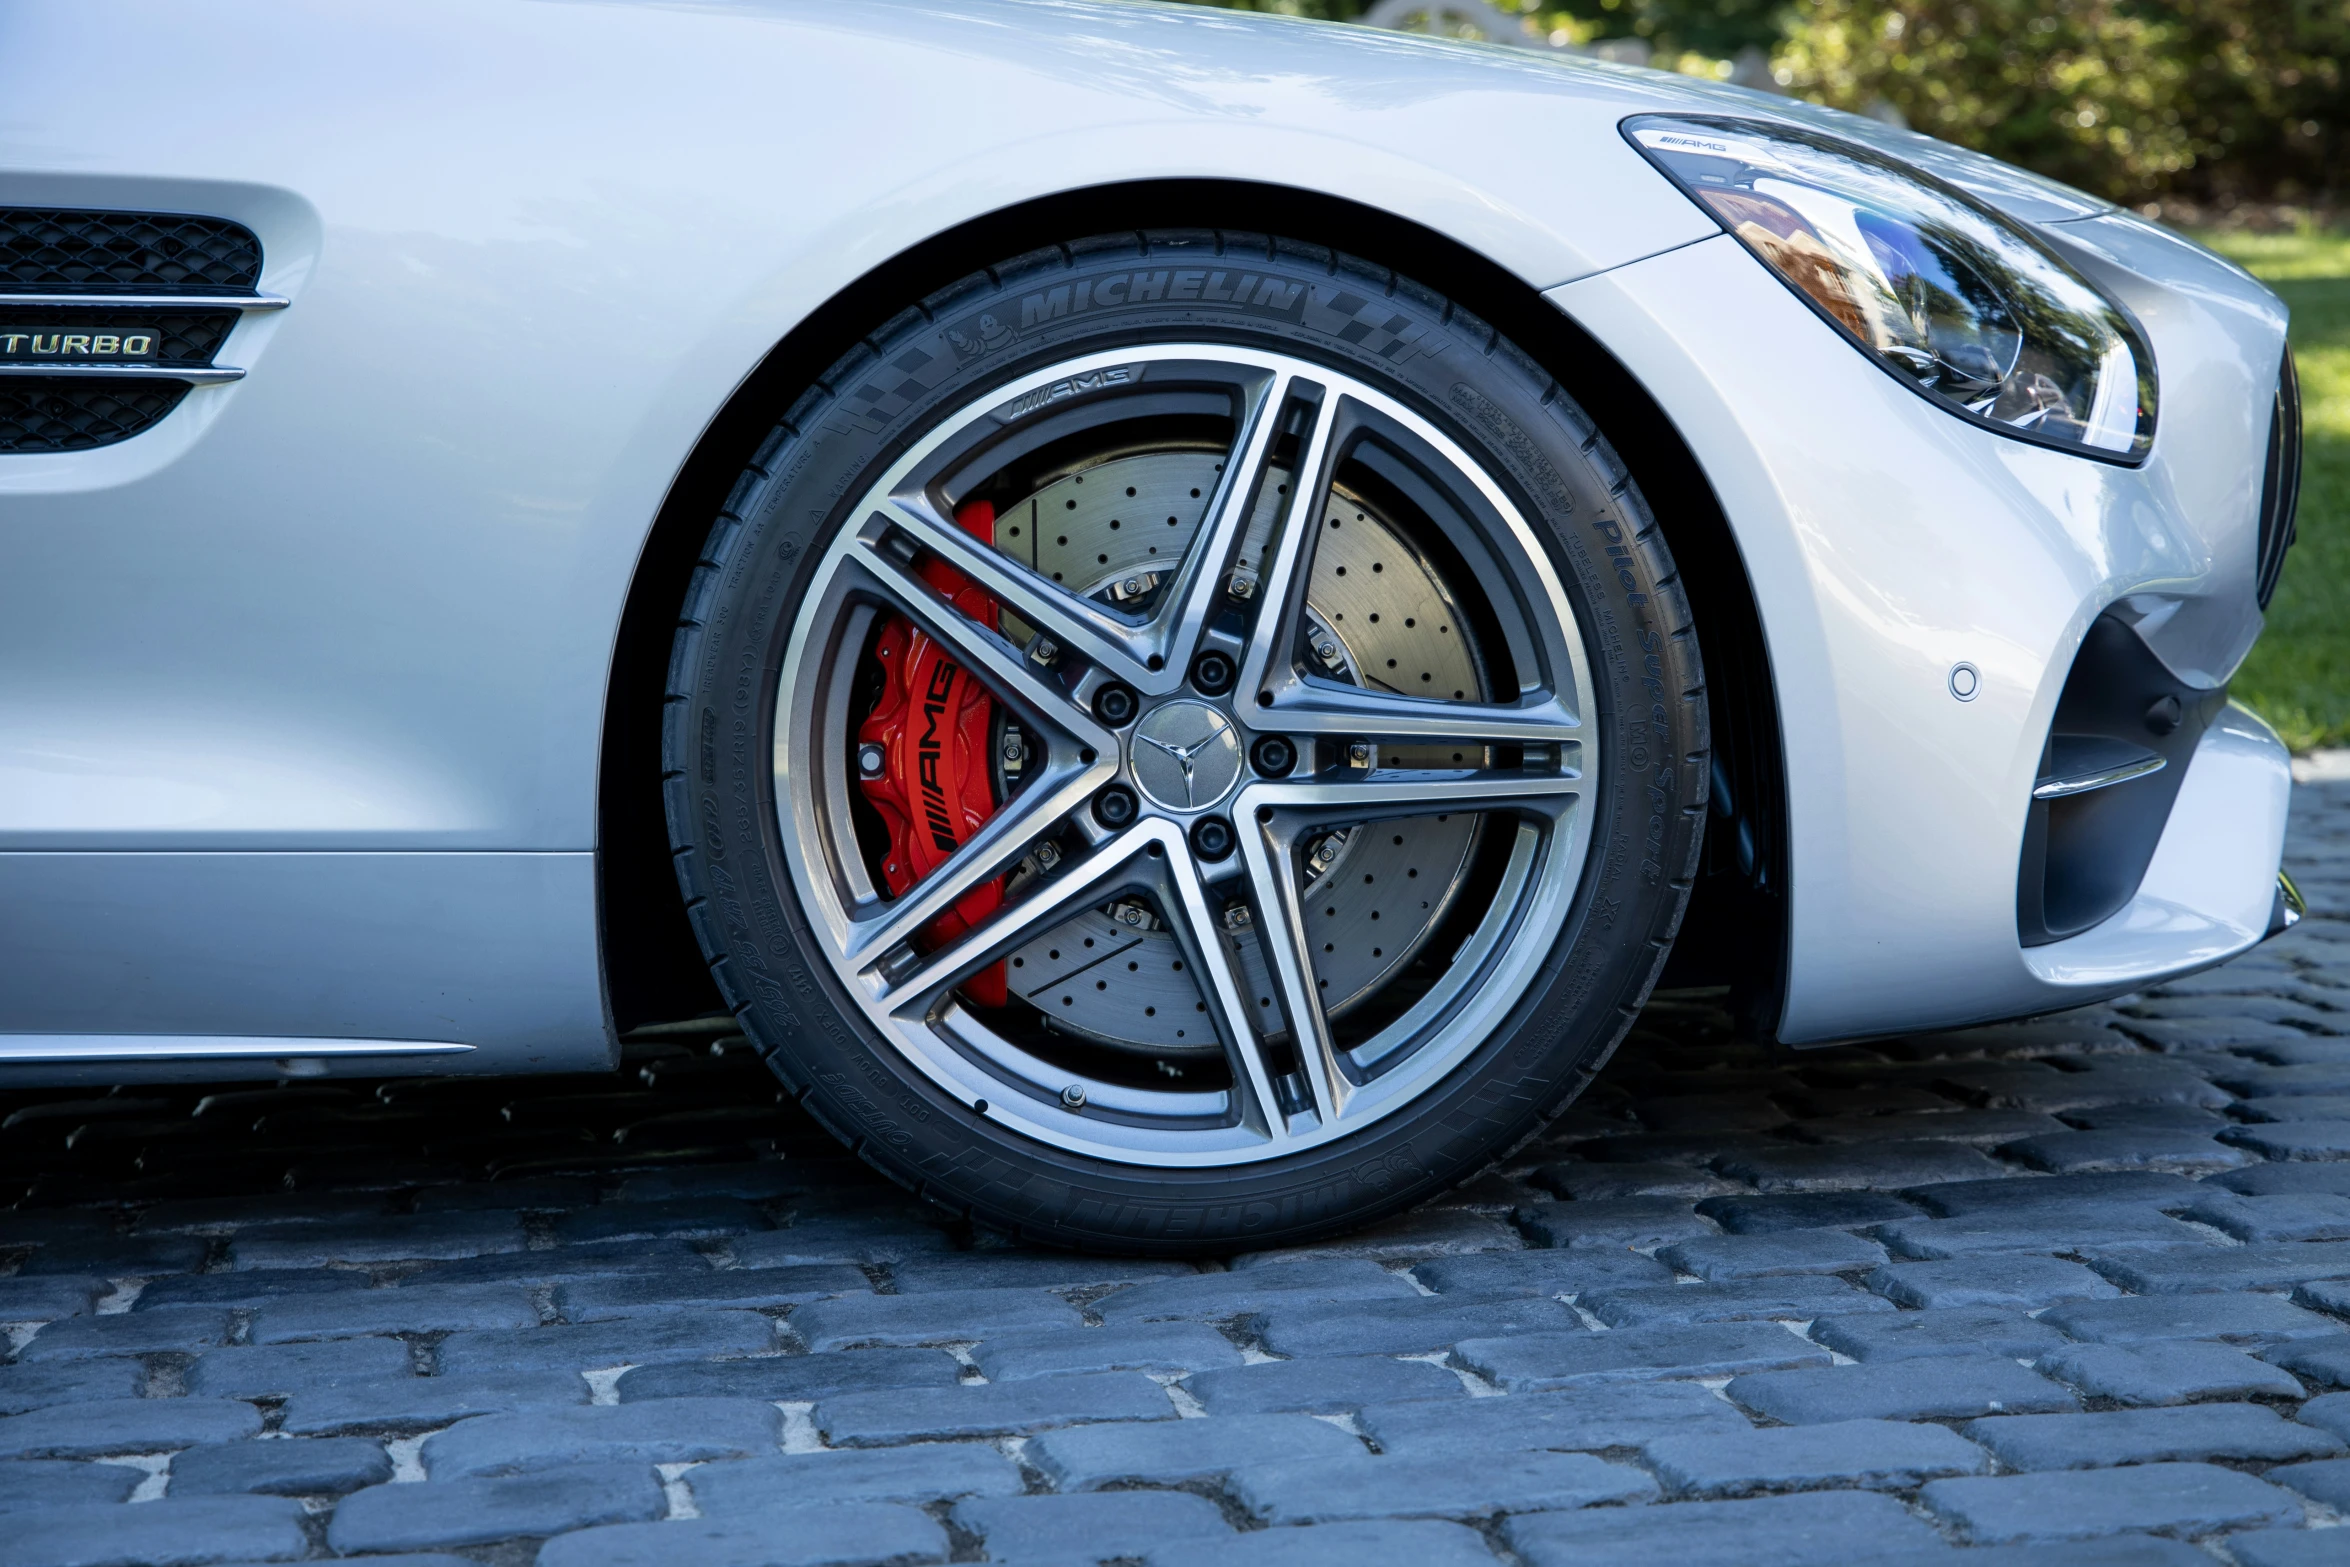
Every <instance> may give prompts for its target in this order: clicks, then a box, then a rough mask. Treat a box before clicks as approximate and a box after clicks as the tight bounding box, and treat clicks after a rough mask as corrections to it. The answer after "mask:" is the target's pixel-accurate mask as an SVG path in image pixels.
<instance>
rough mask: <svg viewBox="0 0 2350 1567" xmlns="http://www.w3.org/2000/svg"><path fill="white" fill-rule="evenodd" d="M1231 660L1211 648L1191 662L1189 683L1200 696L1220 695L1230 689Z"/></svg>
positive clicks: (1232, 671) (1232, 672)
mask: <svg viewBox="0 0 2350 1567" xmlns="http://www.w3.org/2000/svg"><path fill="white" fill-rule="evenodd" d="M1234 673H1235V671H1234V670H1233V668H1232V660H1231V659H1229V658H1227V657H1225V656H1224V655H1223V654H1222V653H1218V652H1215V651H1213V650H1211V651H1209V652H1206V653H1202V654H1201V655H1200V656H1199V657H1198V658H1196V659H1193V660H1192V663H1191V683H1192V685H1193V686H1194V687H1196V688H1197V689H1198V691H1199V693H1200V695H1202V696H1222V695H1223V694H1224V693H1225V692H1227V691H1229V690H1231V689H1232V676H1233V674H1234Z"/></svg>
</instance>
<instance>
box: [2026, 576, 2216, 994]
mask: <svg viewBox="0 0 2350 1567" xmlns="http://www.w3.org/2000/svg"><path fill="white" fill-rule="evenodd" d="M2227 699H2228V694H2227V691H2226V689H2225V688H2224V687H2223V688H2221V689H2220V690H2216V691H2202V690H2198V689H2196V688H2195V687H2193V686H2189V685H2186V684H2184V683H2182V682H2181V681H2180V680H2179V679H2178V678H2177V677H2176V676H2174V675H2173V674H2172V673H2171V672H2170V671H2169V670H2168V669H2166V668H2164V667H2163V664H2162V661H2161V660H2160V659H2158V658H2156V657H2155V656H2154V654H2153V652H2152V650H2151V649H2149V648H2148V647H2147V646H2146V644H2145V642H2144V641H2143V640H2142V639H2140V637H2139V636H2138V633H2137V632H2135V631H2133V630H2132V629H2131V628H2130V627H2129V625H2128V624H2127V623H2126V622H2125V621H2123V620H2122V619H2121V618H2120V617H2118V616H2116V615H2114V614H2112V613H2111V612H2108V613H2106V614H2104V615H2100V616H2099V617H2098V618H2097V619H2096V620H2095V621H2094V622H2093V623H2092V624H2091V625H2090V627H2089V634H2088V635H2087V636H2086V637H2084V638H2083V639H2082V641H2081V651H2080V653H2079V654H2078V655H2077V656H2076V657H2075V658H2074V659H2073V667H2072V673H2071V674H2069V675H2067V676H2066V677H2065V682H2064V693H2063V695H2061V696H2060V697H2058V698H2057V703H2056V718H2055V721H2054V722H2053V723H2051V724H2050V725H2049V731H2048V738H2047V740H2046V742H2045V743H2044V744H2043V745H2042V747H2041V751H2040V769H2039V773H2038V776H2037V777H2036V778H2035V779H2034V780H2033V785H2032V800H2031V806H2030V810H2029V813H2028V814H2027V816H2026V817H2025V821H2024V851H2023V861H2022V864H2021V866H2020V867H2019V870H2018V874H2017V878H2016V933H2017V935H2018V936H2019V937H2020V938H2021V939H2022V941H2023V944H2024V945H2025V946H2027V947H2041V946H2046V945H2047V944H2048V943H2050V942H2052V941H2062V940H2063V939H2064V938H2065V937H2067V936H2077V935H2079V934H2080V933H2081V932H2082V931H2085V930H2087V929H2089V928H2090V927H2091V926H2094V925H2097V924H2099V923H2101V922H2102V921H2104V920H2107V919H2110V918H2112V917H2113V916H2114V915H2115V914H2117V913H2119V912H2120V911H2121V909H2122V906H2123V905H2125V904H2127V903H2128V902H2129V901H2130V899H2132V898H2133V897H2135V896H2137V892H2138V883H2139V882H2141V881H2143V880H2144V879H2145V877H2146V867H2147V865H2148V864H2149V863H2150V862H2151V861H2152V860H2153V858H2154V847H2155V845H2156V844H2157V843H2159V842H2161V841H2162V829H2163V826H2164V824H2165V823H2167V822H2168V821H2169V820H2170V808H2171V802H2172V801H2174V800H2176V799H2177V798H2178V793H2179V785H2180V783H2181V782H2183V781H2184V780H2185V778H2186V774H2187V764H2188V762H2189V761H2190V760H2191V759H2192V758H2193V757H2194V755H2195V747H2196V744H2197V743H2198V742H2199V741H2200V740H2201V739H2202V738H2203V731H2204V730H2205V729H2206V728H2208V727H2209V726H2210V724H2211V721H2212V719H2213V718H2215V717H2217V716H2218V714H2219V710H2220V709H2221V707H2223V706H2225V705H2226V703H2227Z"/></svg>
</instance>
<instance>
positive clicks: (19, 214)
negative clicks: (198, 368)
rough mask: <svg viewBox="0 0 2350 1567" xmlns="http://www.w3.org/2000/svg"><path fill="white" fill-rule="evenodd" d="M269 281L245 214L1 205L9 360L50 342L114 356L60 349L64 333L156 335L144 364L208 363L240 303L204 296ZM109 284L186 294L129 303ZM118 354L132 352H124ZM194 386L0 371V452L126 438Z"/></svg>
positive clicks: (15, 361)
mask: <svg viewBox="0 0 2350 1567" xmlns="http://www.w3.org/2000/svg"><path fill="white" fill-rule="evenodd" d="M260 281H261V242H260V241H259V240H257V239H255V238H254V237H253V231H252V230H251V229H248V228H246V227H245V226H244V225H243V224H241V223H231V222H229V221H228V220H227V219H225V218H199V217H191V216H188V215H186V214H182V213H169V212H83V211H75V210H70V209H62V208H54V207H0V333H4V334H15V335H16V336H17V337H18V338H20V339H21V340H18V341H11V340H10V338H8V337H0V363H7V364H9V365H12V366H24V365H27V364H34V365H37V364H38V363H39V361H40V359H41V358H42V357H43V356H42V354H41V353H40V352H39V351H38V350H39V349H40V347H41V343H42V340H43V338H44V337H47V338H49V339H50V341H51V344H52V346H50V347H49V349H48V350H47V352H48V353H50V354H55V355H57V356H58V357H59V358H60V359H61V360H63V361H65V362H68V363H75V364H83V363H90V364H96V363H103V362H106V354H107V347H106V345H103V344H101V345H99V347H98V348H97V349H96V351H94V352H87V353H85V352H75V353H70V354H69V353H64V352H61V344H60V343H59V341H58V340H59V339H61V338H62V337H63V335H64V334H65V333H69V332H70V333H85V334H89V335H90V336H92V337H97V336H99V335H101V334H113V335H116V336H128V335H131V334H139V335H148V334H152V335H153V336H154V337H155V338H156V339H157V341H156V344H155V347H154V350H153V351H152V352H143V353H140V354H139V355H138V356H137V359H136V361H135V362H136V363H137V364H140V365H144V364H150V363H152V364H158V365H209V364H211V363H212V361H213V356H214V355H215V354H217V353H219V352H220V347H221V345H222V344H223V343H225V342H227V341H228V336H229V333H230V332H231V331H232V330H233V329H234V328H235V327H236V324H237V312H236V311H234V310H222V309H210V310H207V309H205V308H203V305H204V302H205V297H206V296H208V295H222V294H250V293H252V292H253V290H254V287H255V285H257V284H258V283H259V282H260ZM12 294H87V295H88V296H90V299H89V303H88V304H86V305H84V304H74V305H43V306H24V307H20V308H12V307H11V306H10V305H9V302H8V301H9V296H10V295H12ZM110 294H182V295H186V296H188V302H187V305H186V306H185V307H182V308H168V309H156V308H151V307H140V306H130V307H125V306H123V305H122V304H121V303H120V302H119V301H116V302H112V303H110V302H109V301H108V299H107V296H108V295H110ZM115 362H117V363H122V362H123V361H121V360H117V361H115ZM187 395H188V386H187V383H186V382H184V381H174V380H169V379H165V378H163V377H157V378H155V379H152V380H150V379H148V378H146V377H144V376H123V377H120V378H116V377H111V376H110V377H106V378H104V379H98V378H95V377H88V376H82V377H76V376H63V375H59V376H48V375H29V376H28V375H22V374H18V375H8V376H0V452H80V451H88V450H89V449H90V448H92V447H94V446H111V445H113V444H114V443H115V442H116V441H125V440H128V439H130V438H131V437H132V436H134V435H137V434H138V433H139V432H140V431H142V430H144V429H146V428H148V427H149V426H150V425H152V424H154V423H155V421H157V420H158V419H161V418H162V417H163V416H164V415H166V414H168V413H170V412H171V411H172V410H173V409H174V408H177V407H178V406H179V405H180V400H181V399H182V398H184V397H186V396H187Z"/></svg>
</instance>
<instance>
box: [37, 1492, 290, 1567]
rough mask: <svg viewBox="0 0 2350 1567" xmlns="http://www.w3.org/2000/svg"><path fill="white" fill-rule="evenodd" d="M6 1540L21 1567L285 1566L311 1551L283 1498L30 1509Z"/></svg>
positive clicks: (219, 1498) (207, 1498) (287, 1499)
mask: <svg viewBox="0 0 2350 1567" xmlns="http://www.w3.org/2000/svg"><path fill="white" fill-rule="evenodd" d="M6 1541H7V1544H6V1560H8V1561H9V1562H10V1563H12V1564H19V1567H85V1564H87V1567H98V1564H113V1563H141V1564H146V1563H153V1564H156V1567H181V1564H187V1567H195V1564H198V1563H205V1562H234V1561H238V1560H246V1561H278V1560H282V1559H284V1558H286V1557H290V1556H299V1555H301V1554H303V1552H304V1551H305V1550H306V1549H307V1548H308V1546H309V1540H308V1538H307V1537H306V1536H305V1535H304V1533H303V1531H302V1504H301V1503H299V1502H297V1501H294V1500H293V1499H292V1498H290V1497H282V1496H198V1497H191V1498H188V1499H187V1500H184V1501H181V1500H173V1499H168V1498H167V1499H165V1500H163V1501H160V1502H152V1503H147V1504H144V1505H141V1506H136V1507H131V1506H125V1505H123V1504H121V1503H104V1502H99V1503H69V1504H66V1505H63V1506H57V1507H28V1508H25V1509H24V1510H22V1511H19V1512H12V1513H10V1514H8V1525H7V1533H6Z"/></svg>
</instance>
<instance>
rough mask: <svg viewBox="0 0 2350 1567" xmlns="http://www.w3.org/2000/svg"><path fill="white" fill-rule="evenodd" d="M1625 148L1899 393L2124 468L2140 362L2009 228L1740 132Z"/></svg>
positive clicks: (1681, 128) (1899, 172) (1846, 162)
mask: <svg viewBox="0 0 2350 1567" xmlns="http://www.w3.org/2000/svg"><path fill="white" fill-rule="evenodd" d="M1624 129H1625V132H1626V134H1628V135H1629V136H1630V137H1631V139H1632V143H1633V145H1634V146H1636V147H1638V148H1639V149H1640V150H1641V151H1642V152H1643V153H1644V154H1646V155H1647V157H1648V159H1649V161H1650V162H1652V163H1654V164H1655V165H1656V166H1657V167H1658V168H1659V169H1661V170H1663V171H1664V173H1665V174H1666V176H1667V177H1669V178H1670V179H1671V180H1672V181H1673V182H1674V183H1675V184H1677V185H1679V186H1680V187H1681V189H1682V190H1683V191H1685V192H1686V193H1687V194H1688V195H1689V196H1690V198H1691V199H1692V200H1694V201H1696V202H1697V203H1698V205H1700V206H1702V207H1704V208H1705V209H1706V210H1707V211H1709V212H1710V213H1712V214H1713V216H1714V217H1715V218H1716V219H1717V220H1718V221H1719V222H1720V223H1721V225H1722V227H1724V228H1726V229H1728V230H1729V231H1730V232H1731V233H1732V234H1734V235H1736V236H1737V238H1738V240H1739V242H1740V243H1741V244H1743V245H1745V246H1746V248H1747V249H1748V250H1751V251H1753V252H1754V253H1755V255H1757V256H1759V257H1760V258H1762V260H1763V261H1765V262H1767V263H1768V264H1769V265H1770V267H1771V269H1772V270H1773V271H1775V272H1777V273H1778V274H1779V276H1780V278H1781V279H1783V280H1784V281H1785V282H1786V284H1787V285H1788V287H1790V288H1792V289H1794V290H1795V291H1796V293H1798V294H1800V295H1801V296H1802V297H1803V298H1804V299H1805V300H1807V301H1809V302H1810V303H1811V305H1812V307H1813V308H1814V309H1816V310H1818V311H1819V313H1820V314H1821V315H1823V316H1825V317H1827V319H1828V320H1830V321H1831V322H1833V323H1835V325H1836V326H1837V327H1838V328H1839V329H1841V330H1842V331H1843V332H1844V333H1846V334H1847V335H1848V336H1850V337H1851V338H1852V340H1853V341H1854V342H1856V343H1858V344H1859V345H1860V346H1861V347H1862V348H1863V349H1865V350H1867V352H1868V353H1869V355H1870V357H1872V358H1874V359H1875V360H1876V361H1877V362H1878V363H1880V364H1882V365H1883V366H1884V367H1885V368H1886V369H1888V370H1890V371H1891V372H1893V374H1894V375H1895V376H1896V377H1897V378H1898V379H1899V380H1900V381H1901V382H1902V384H1903V385H1905V386H1909V387H1912V388H1915V389H1916V390H1917V391H1919V392H1922V393H1924V394H1925V395H1926V396H1927V397H1928V398H1931V399H1932V400H1933V401H1935V402H1937V403H1939V404H1941V405H1942V406H1943V407H1945V408H1948V409H1950V410H1952V411H1953V412H1956V413H1959V414H1961V415H1963V416H1965V417H1967V418H1969V419H1972V420H1974V421H1976V422H1977V423H1980V424H1985V425H1988V426H1990V427H1991V428H1992V429H1994V430H1998V431H2000V432H2001V433H2002V434H2006V435H2013V436H2016V437H2019V438H2020V439H2023V440H2028V441H2037V442H2039V443H2041V444H2043V445H2048V446H2059V447H2063V448H2065V449H2067V450H2070V451H2075V452H2083V453H2085V454H2088V455H2092V456H2100V457H2107V458H2116V459H2120V460H2122V461H2126V462H2135V461H2137V460H2138V459H2139V458H2141V457H2143V456H2145V454H2146V450H2147V448H2148V447H2149V446H2150V445H2152V444H2153V441H2154V359H2153V356H2152V355H2151V354H2149V353H2148V352H2147V351H2146V344H2145V341H2144V339H2143V338H2141V337H2140V336H2139V334H2138V331H2137V328H2136V326H2135V325H2134V324H2133V323H2132V322H2131V321H2130V319H2129V318H2128V317H2127V316H2126V315H2124V314H2123V313H2122V310H2121V307H2120V306H2118V305H2116V304H2114V303H2113V302H2112V301H2111V300H2109V299H2107V298H2106V297H2105V296H2104V295H2103V294H2101V293H2099V292H2098V291H2097V289H2096V287H2095V286H2094V285H2092V284H2091V283H2090V282H2089V280H2088V279H2086V278H2084V277H2082V276H2081V275H2080V274H2079V273H2078V272H2076V271H2074V270H2073V269H2072V268H2071V267H2070V266H2068V265H2066V264H2065V262H2064V261H2063V260H2061V259H2060V258H2059V257H2058V256H2057V255H2056V254H2055V253H2054V252H2053V251H2051V250H2049V249H2048V247H2047V246H2046V245H2044V244H2042V243H2041V242H2040V241H2039V240H2037V239H2034V238H2032V237H2031V236H2030V235H2028V234H2026V233H2025V232H2024V231H2023V230H2021V229H2020V228H2018V227H2017V226H2016V225H2015V224H2013V223H2011V222H2009V221H2008V220H2007V219H2005V218H2003V217H2001V216H2000V215H1999V214H1998V213H1996V212H1994V211H1992V210H1991V209H1990V208H1988V207H1986V206H1984V205H1983V204H1982V203H1981V202H1979V201H1977V200H1975V199H1974V198H1973V197H1971V196H1968V195H1966V194H1964V193H1963V192H1960V191H1957V190H1953V189H1951V188H1950V187H1949V186H1947V185H1944V184H1942V183H1940V182H1939V181H1937V180H1934V179H1932V178H1930V177H1928V176H1927V175H1924V174H1921V173H1919V172H1918V171H1917V170H1915V169H1911V168H1908V167H1906V166H1904V165H1903V164H1900V163H1898V162H1895V161H1894V160H1893V159H1891V158H1887V157H1885V156H1883V155H1881V154H1879V153H1875V152H1871V151H1868V150H1867V149H1865V148H1860V147H1854V146H1849V145H1847V144H1845V143H1842V142H1837V141H1832V140H1830V139H1828V138H1827V137H1824V136H1815V135H1812V134H1810V133H1808V132H1804V131H1798V130H1791V129H1788V128H1786V127H1783V126H1777V125H1764V124H1760V123H1757V122H1755V121H1751V120H1712V119H1691V118H1683V117H1680V116H1673V117H1665V116H1660V115H1649V116H1643V117H1641V118H1639V119H1634V120H1629V121H1626V122H1625V126H1624Z"/></svg>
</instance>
